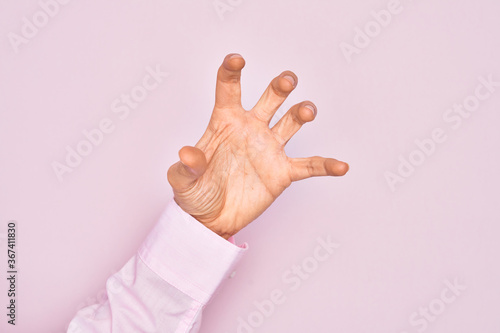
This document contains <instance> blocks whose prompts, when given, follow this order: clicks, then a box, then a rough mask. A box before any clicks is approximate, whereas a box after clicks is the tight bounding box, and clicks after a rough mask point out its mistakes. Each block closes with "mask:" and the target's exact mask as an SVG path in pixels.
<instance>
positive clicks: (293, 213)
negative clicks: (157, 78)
mask: <svg viewBox="0 0 500 333" xmlns="http://www.w3.org/2000/svg"><path fill="white" fill-rule="evenodd" d="M42 2H43V3H48V2H50V1H49V0H45V1H44V0H42ZM62 2H63V1H62V0H61V3H62ZM66 2H67V4H60V5H59V8H58V11H57V13H55V14H54V15H53V17H50V18H49V20H48V21H47V22H44V21H43V14H39V11H40V10H43V9H41V5H40V3H39V2H37V1H34V0H29V1H19V0H18V1H6V0H3V1H1V2H0V22H1V23H0V37H1V39H0V222H1V227H0V234H2V235H3V239H1V238H0V246H1V249H0V253H2V255H1V256H2V259H1V265H0V267H1V269H2V272H3V273H1V274H0V275H1V276H4V274H5V271H6V267H5V264H6V260H7V258H6V255H5V252H6V244H5V233H6V226H7V221H9V220H16V221H18V243H17V250H18V266H19V276H18V277H19V280H18V283H19V284H18V291H19V298H18V302H17V303H18V313H17V321H18V325H16V327H15V328H13V327H11V326H10V325H7V324H6V319H7V318H6V316H5V314H4V312H6V310H5V306H6V302H7V297H6V290H7V285H6V281H5V278H2V279H1V281H2V282H1V283H0V288H1V289H0V295H2V296H1V297H0V299H1V300H2V301H1V302H2V304H1V306H0V308H2V309H4V310H2V312H1V313H0V318H2V319H1V322H0V330H1V331H2V332H63V331H64V330H65V328H66V327H67V324H68V323H69V320H70V319H71V318H72V316H73V315H74V314H75V312H76V310H77V309H78V308H79V307H81V306H84V305H90V304H92V303H94V302H97V301H98V300H99V299H100V298H102V296H103V288H104V285H105V280H106V278H107V277H108V276H109V275H111V274H113V273H114V272H116V271H117V270H118V269H120V267H121V266H122V265H123V264H124V263H125V262H126V261H127V259H128V258H130V257H131V256H132V255H133V254H134V252H135V250H136V249H137V247H138V246H139V244H140V243H141V241H142V240H143V238H144V237H145V236H146V234H147V233H148V232H149V230H150V228H151V227H152V226H153V224H154V223H155V222H156V219H157V218H158V217H159V215H160V213H161V211H162V209H163V207H164V205H165V203H166V201H167V200H168V199H169V198H170V197H171V196H172V194H171V190H170V187H169V185H168V183H167V182H166V171H167V169H168V167H169V166H170V165H171V164H172V163H174V162H175V161H176V160H177V151H178V150H179V148H181V147H182V146H183V145H193V144H195V143H196V141H197V140H198V139H199V137H200V136H201V134H202V133H203V131H204V129H205V126H206V124H207V122H208V119H209V117H210V113H211V110H212V106H213V102H214V83H215V75H216V71H217V68H218V66H219V65H220V63H221V62H222V59H223V57H224V56H225V55H226V54H227V53H231V52H238V53H240V54H242V55H243V56H244V57H245V59H246V61H247V66H246V68H245V69H244V72H243V77H242V87H243V105H244V106H245V107H246V108H251V107H252V106H253V105H254V103H255V102H256V101H257V99H258V97H259V96H260V94H261V93H262V92H263V90H264V89H265V87H266V86H267V84H268V83H269V82H270V80H271V79H272V78H273V77H274V76H276V75H278V74H279V73H280V72H281V71H283V70H286V69H290V70H293V71H294V72H295V73H296V74H297V75H298V77H299V85H298V87H297V89H296V90H295V91H294V92H293V93H292V95H291V96H290V97H289V100H288V101H287V102H286V103H285V105H284V109H283V110H280V111H279V113H280V114H282V113H283V112H284V111H286V108H287V107H290V106H292V105H293V104H295V103H298V102H300V101H302V100H305V99H309V100H312V101H313V102H314V103H315V104H316V105H317V106H318V109H319V111H318V116H317V118H316V120H315V121H314V122H312V123H310V124H307V125H306V126H304V127H303V128H302V130H301V131H300V132H299V133H298V134H297V135H296V136H295V137H294V138H293V139H292V140H291V141H290V143H289V144H288V146H287V153H288V154H289V155H290V156H294V157H301V156H312V155H324V156H331V157H336V158H339V159H342V160H345V161H347V162H349V164H350V167H351V169H350V171H349V173H348V174H347V175H346V176H345V177H343V178H335V179H334V178H328V179H326V178H321V179H312V180H307V181H302V182H299V183H295V184H293V185H292V186H291V187H290V188H289V189H288V190H287V191H286V192H285V193H284V194H283V195H282V196H281V197H280V198H279V199H278V200H277V201H276V203H275V204H274V205H273V206H272V207H271V208H270V209H269V210H268V211H267V212H265V213H264V214H263V215H262V216H261V217H260V218H259V219H258V220H257V221H255V223H253V224H252V225H250V226H249V227H248V228H246V229H245V230H243V231H241V232H240V233H239V234H238V235H237V237H236V239H237V242H238V243H241V242H248V244H249V246H250V250H249V251H248V253H247V254H246V256H245V257H244V259H243V260H242V261H241V262H240V264H239V266H238V268H237V270H236V274H235V275H234V277H233V278H232V279H229V280H228V281H227V282H226V283H225V284H224V285H223V286H222V287H221V288H220V290H219V292H218V294H217V295H216V297H215V298H214V299H213V300H212V301H211V303H210V304H209V306H208V307H207V309H206V311H205V312H204V314H203V325H202V329H201V332H202V333H229V332H237V330H238V325H241V324H240V323H241V320H243V321H246V322H248V321H249V320H250V322H252V323H253V324H254V326H255V327H252V331H254V332H259V333H265V332H273V333H274V332H293V333H296V332H297V333H298V332H320V333H323V332H324V333H332V332H343V333H364V332H370V333H379V332H380V333H402V332H407V333H413V332H418V331H419V330H420V331H426V332H450V333H451V332H453V333H470V332H484V333H498V332H500V287H499V281H500V269H499V265H498V264H499V258H498V257H499V254H500V242H499V241H498V234H499V232H500V227H499V223H500V194H499V188H500V175H499V172H498V169H499V165H500V163H499V162H500V159H499V156H498V154H499V143H500V131H499V130H498V128H499V120H500V113H499V111H500V108H499V107H500V87H497V88H496V89H497V90H496V91H494V92H491V93H490V96H488V98H486V99H485V100H483V101H481V102H480V105H479V106H478V107H477V109H476V110H475V111H474V112H472V113H471V114H470V115H469V116H467V117H462V118H460V119H458V120H457V118H455V120H454V121H453V122H451V120H450V119H449V118H448V120H445V118H444V117H446V115H448V117H449V116H452V115H453V116H456V115H457V114H455V113H453V114H450V113H447V112H449V111H447V110H448V109H450V108H453V106H454V104H460V103H463V102H464V101H465V100H466V99H467V98H469V97H470V96H472V95H474V93H475V89H476V87H477V86H478V85H479V84H480V79H479V78H481V77H482V78H485V79H487V78H488V77H489V76H491V77H492V78H493V80H494V81H495V82H498V81H500V20H499V14H500V2H498V1H496V0H484V1H480V2H472V1H465V0H453V1H452V0H445V1H438V2H436V1H429V0H419V1H410V0H401V1H400V2H399V5H397V4H396V3H395V2H394V0H392V1H390V0H389V1H384V0H377V1H375V0H371V1H363V2H353V1H348V0H336V1H328V2H327V1H321V0H314V1H290V0H288V1H286V0H279V1H264V0H253V1H248V0H220V1H214V0H204V1H178V0H176V1H158V0H156V1H132V0H120V1H116V0H114V1H67V0H66V1H65V3H66ZM388 6H393V7H394V6H395V7H394V8H396V7H397V8H398V9H397V10H396V11H398V13H397V14H392V16H391V20H390V22H387V21H381V22H384V23H385V26H382V25H381V24H378V26H379V27H380V31H378V30H377V23H373V22H376V21H375V18H374V17H375V16H377V15H375V16H373V14H372V11H375V13H380V11H381V10H386V9H387V8H388ZM217 8H218V9H217ZM218 10H219V11H218ZM221 10H225V11H224V12H222V11H221ZM37 13H38V14H37ZM34 15H41V16H40V17H38V18H37V19H38V20H41V21H39V24H40V25H43V26H42V27H41V28H39V29H38V30H39V31H38V32H37V33H36V35H34V36H33V37H32V38H28V39H26V40H27V42H23V43H22V44H18V45H17V47H14V45H15V43H14V44H13V43H12V38H14V37H12V36H13V34H16V35H18V36H22V35H21V34H22V27H23V25H24V24H26V23H25V21H24V20H23V18H24V17H26V18H27V19H28V20H31V21H33V16H34ZM367 26H368V28H371V29H374V30H371V31H370V34H371V35H372V36H373V37H370V41H369V45H364V44H363V43H362V42H363V40H361V41H360V40H359V39H360V38H361V39H363V38H362V37H359V36H358V40H357V42H358V45H362V46H363V47H362V48H357V49H358V51H357V53H354V54H352V57H350V60H351V61H348V59H347V58H348V57H346V56H345V55H344V53H343V52H342V45H344V47H345V45H346V44H349V45H351V46H352V45H354V43H355V38H356V34H357V33H358V34H359V30H357V28H359V29H364V28H365V27H367ZM365 39H366V38H365ZM17 40H18V41H19V39H17ZM343 43H346V44H343ZM360 43H361V44H360ZM364 43H365V44H367V43H368V42H367V41H366V40H364ZM16 50H17V52H16ZM351 50H352V49H351ZM157 66H159V68H161V70H163V71H164V72H168V73H169V75H168V77H166V78H165V79H164V80H163V82H161V84H159V85H158V86H157V87H156V88H155V89H153V90H152V91H149V92H148V95H147V97H146V98H145V99H144V100H143V101H142V102H141V103H139V105H138V106H137V107H136V109H135V110H132V111H131V112H130V113H129V114H128V116H127V117H124V118H125V119H120V117H119V116H120V114H119V113H114V112H113V110H112V108H111V104H112V103H113V101H114V100H115V99H117V98H120V96H121V94H128V93H130V92H131V89H134V87H136V86H137V85H140V84H141V82H142V80H143V78H144V76H145V75H146V74H147V68H151V69H154V68H156V67H157ZM482 89H483V90H482V92H483V93H484V92H486V91H487V90H484V89H486V88H482ZM138 91H139V90H138ZM468 101H469V102H471V101H472V102H473V101H474V99H473V98H472V99H471V98H469V100H468ZM122 115H123V114H122ZM105 118H107V119H110V121H112V124H113V126H114V130H113V131H112V133H109V134H106V135H104V138H103V140H102V142H101V143H100V144H99V145H98V146H95V147H93V148H92V151H91V153H90V154H89V155H88V156H86V157H84V158H83V160H82V161H81V163H80V165H79V166H77V167H75V168H74V169H73V171H72V172H71V173H66V174H64V175H63V176H62V181H59V180H58V177H57V176H56V173H55V172H54V170H53V166H52V164H53V163H54V161H56V162H59V163H64V159H65V156H66V153H67V151H66V146H70V147H72V148H73V149H75V147H76V146H77V145H78V144H79V142H81V141H82V140H84V139H85V137H84V135H83V134H82V131H84V130H87V131H89V130H91V129H94V128H97V127H98V126H99V123H100V122H101V121H102V120H103V119H105ZM459 121H460V125H458V122H459ZM453 126H455V127H457V128H454V127H453ZM435 128H440V129H441V130H442V131H443V133H444V135H445V136H446V140H444V142H441V143H436V144H435V147H434V148H433V149H431V148H432V147H431V146H432V145H431V146H428V147H430V148H429V151H430V152H431V153H430V154H429V156H427V155H425V158H424V160H423V161H421V160H418V158H422V156H424V155H422V154H420V153H418V152H416V151H417V150H418V149H419V148H418V146H417V145H416V143H415V140H424V141H425V139H429V138H431V137H432V132H433V130H434V129H435ZM427 142H428V141H427ZM411 154H413V155H412V156H413V158H414V161H417V160H418V161H419V163H420V162H421V164H420V165H418V166H417V167H414V170H413V171H411V167H410V171H409V170H406V171H407V174H406V175H405V177H401V175H400V174H398V166H399V165H400V163H402V162H400V155H401V156H402V158H404V159H406V160H408V158H409V157H410V155H411ZM403 169H404V168H403ZM403 171H404V170H403ZM388 172H390V173H392V174H393V175H399V177H401V179H404V182H397V183H396V185H395V186H393V188H392V189H391V186H389V183H388V181H387V180H386V177H387V175H388V174H387V173H388ZM318 237H321V238H327V237H331V239H332V240H334V241H335V242H337V243H338V244H339V247H338V248H337V249H336V250H335V252H334V253H333V254H332V255H331V256H330V257H329V258H328V260H326V261H324V262H321V263H319V265H318V267H317V268H316V269H314V271H313V272H312V273H311V274H310V275H309V276H308V278H307V279H303V280H301V281H300V282H301V283H300V287H299V288H297V289H296V290H291V288H290V287H291V284H290V283H287V282H286V281H285V280H283V275H287V274H288V273H287V272H288V271H289V270H290V269H291V267H292V266H293V265H294V264H298V265H300V264H302V263H303V261H304V260H306V261H307V259H308V258H310V257H311V256H312V255H313V254H314V249H315V247H316V246H317V244H318V243H317V239H318ZM446 281H448V282H446ZM447 283H458V284H459V285H460V286H463V288H464V290H460V291H458V292H457V291H456V290H455V292H456V294H453V291H451V290H448V291H445V295H446V297H447V299H448V300H449V299H451V298H453V301H450V302H443V301H442V297H443V296H442V294H443V290H445V289H446V288H449V287H447V286H448V284H447ZM274 289H279V290H282V291H283V292H284V297H285V299H286V300H285V302H284V303H283V304H279V305H277V306H276V307H275V309H274V310H273V311H272V313H271V314H269V315H268V316H265V318H264V315H261V316H262V318H264V320H263V321H262V322H260V323H259V322H258V320H259V315H258V314H255V312H256V311H258V310H257V306H256V305H255V302H262V301H264V300H267V299H269V298H270V293H271V291H272V290H274ZM450 292H451V293H450ZM453 295H455V297H452V296H453ZM443 305H444V306H445V307H444V308H441V307H442V306H443ZM429 307H431V308H432V310H431V311H434V313H438V314H437V315H432V318H433V319H432V320H429V319H426V320H424V321H427V324H426V325H425V330H424V329H423V327H424V323H422V320H423V319H422V318H425V317H422V316H421V315H418V312H419V311H420V310H421V309H422V308H423V309H425V308H429ZM415 313H417V317H415ZM252 314H253V315H252ZM249 316H250V317H252V316H253V317H254V318H253V319H252V318H250V319H249ZM412 316H413V319H414V320H420V322H419V324H415V323H413V324H412V323H411V321H410V319H411V317H412ZM239 318H241V320H239ZM256 322H257V323H256ZM247 331H248V329H247ZM240 332H244V330H243V329H242V328H240Z"/></svg>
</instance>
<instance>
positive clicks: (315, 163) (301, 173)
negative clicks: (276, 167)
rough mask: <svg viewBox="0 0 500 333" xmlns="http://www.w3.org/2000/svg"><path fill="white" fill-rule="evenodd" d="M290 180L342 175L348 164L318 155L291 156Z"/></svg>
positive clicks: (347, 168)
mask: <svg viewBox="0 0 500 333" xmlns="http://www.w3.org/2000/svg"><path fill="white" fill-rule="evenodd" d="M290 163H291V177H292V181H297V180H302V179H306V178H310V177H318V176H343V175H345V174H346V173H347V171H348V170H349V164H347V163H345V162H341V161H338V160H336V159H334V158H324V157H319V156H314V157H308V158H291V159H290Z"/></svg>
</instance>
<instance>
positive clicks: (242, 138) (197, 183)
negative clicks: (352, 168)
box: [168, 54, 349, 239]
mask: <svg viewBox="0 0 500 333" xmlns="http://www.w3.org/2000/svg"><path fill="white" fill-rule="evenodd" d="M244 66H245V60H244V59H243V58H242V57H241V56H240V55H239V54H229V55H227V56H226V57H225V59H224V62H223V63H222V65H221V66H220V68H219V71H218V73H217V85H216V94H215V107H214V109H213V112H212V117H211V118H210V122H209V124H208V127H207V129H206V131H205V133H204V134H203V136H202V137H201V139H200V141H198V143H197V144H196V145H195V147H189V146H186V147H183V148H182V149H181V150H180V151H179V158H180V161H179V162H177V163H176V164H174V165H172V166H171V167H170V169H169V170H168V181H169V183H170V185H171V186H172V188H173V191H174V200H175V201H176V202H177V204H178V205H179V206H180V207H181V208H182V209H183V210H184V211H185V212H187V213H188V214H190V215H191V216H193V217H194V218H196V219H197V220H198V221H200V222H201V223H203V224H204V225H205V226H206V227H208V228H209V229H211V230H212V231H214V232H215V233H217V234H219V235H220V236H221V237H224V238H226V239H228V238H229V237H231V236H232V235H234V234H236V233H237V232H238V231H239V230H241V229H242V228H244V227H245V226H247V225H248V224H249V223H250V222H252V221H253V220H255V219H256V218H257V217H258V216H259V215H260V214H262V213H263V212H264V211H265V210H266V209H267V208H268V207H269V206H270V205H271V204H272V203H273V201H274V200H276V198H277V197H278V196H279V195H280V194H281V193H282V192H283V191H284V190H285V189H286V188H287V187H288V186H290V184H291V183H292V182H293V181H298V180H301V179H305V178H309V177H315V176H343V175H344V174H345V173H346V172H347V171H348V169H349V166H348V164H347V163H344V162H341V161H338V160H335V159H333V158H323V157H318V156H314V157H309V158H290V157H288V156H286V154H285V150H284V148H285V145H286V143H287V142H288V140H290V138H291V137H292V136H293V135H294V134H295V133H296V132H297V131H298V130H299V129H300V127H301V126H302V125H303V124H304V123H306V122H309V121H312V120H313V119H314V118H315V117H316V106H315V105H314V104H313V103H312V102H310V101H304V102H302V103H299V104H296V105H294V106H293V107H291V108H290V109H289V110H288V112H287V113H286V114H285V115H284V116H283V117H282V118H281V119H280V120H279V121H278V123H276V125H274V126H273V127H272V128H269V123H270V121H271V119H272V117H273V115H274V114H275V113H276V111H277V110H278V108H279V107H280V105H281V104H282V103H283V102H284V101H285V99H286V98H287V96H288V95H289V94H290V93H291V92H292V90H293V89H294V88H295V87H296V85H297V76H296V75H295V74H294V73H292V72H290V71H285V72H283V73H281V74H280V75H279V76H278V77H276V78H274V79H273V80H272V81H271V84H270V85H269V86H268V88H267V89H266V91H265V92H264V94H263V95H262V97H261V98H260V100H259V101H258V102H257V104H256V105H255V106H254V107H253V108H252V109H251V110H249V111H246V110H245V109H243V107H242V106H241V87H240V76H241V70H242V69H243V67H244Z"/></svg>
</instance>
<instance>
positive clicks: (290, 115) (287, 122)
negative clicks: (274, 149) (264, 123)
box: [271, 101, 317, 144]
mask: <svg viewBox="0 0 500 333" xmlns="http://www.w3.org/2000/svg"><path fill="white" fill-rule="evenodd" d="M316 113H317V111H316V106H315V105H314V104H313V103H312V102H309V101H305V102H302V103H299V104H296V105H294V106H292V107H291V108H290V110H288V111H287V113H285V115H284V116H283V117H281V119H280V120H279V121H278V122H277V123H276V124H275V125H274V126H273V127H272V128H271V131H273V132H274V133H276V134H277V135H278V136H279V137H280V138H281V139H282V140H283V142H284V143H285V144H286V143H287V142H288V140H290V139H291V138H292V136H293V135H294V134H295V133H297V131H298V130H299V129H300V128H301V127H302V125H304V124H305V123H307V122H310V121H312V120H314V118H315V117H316Z"/></svg>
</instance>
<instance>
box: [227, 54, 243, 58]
mask: <svg viewBox="0 0 500 333" xmlns="http://www.w3.org/2000/svg"><path fill="white" fill-rule="evenodd" d="M233 58H243V57H242V56H241V54H239V53H232V54H231V56H230V57H229V59H233Z"/></svg>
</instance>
